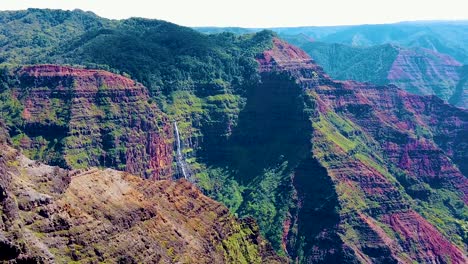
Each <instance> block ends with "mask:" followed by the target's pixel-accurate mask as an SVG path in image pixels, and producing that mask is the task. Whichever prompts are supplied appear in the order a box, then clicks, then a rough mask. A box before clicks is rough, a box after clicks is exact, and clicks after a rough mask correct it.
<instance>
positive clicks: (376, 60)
mask: <svg viewBox="0 0 468 264" xmlns="http://www.w3.org/2000/svg"><path fill="white" fill-rule="evenodd" d="M285 39H286V40H288V41H289V42H290V43H293V44H295V45H297V46H298V47H300V48H302V49H304V51H306V52H307V53H308V54H310V56H311V57H312V58H314V59H315V60H316V61H317V63H318V64H320V65H322V66H323V67H324V69H325V70H326V72H328V73H329V74H330V76H332V77H333V78H336V79H338V80H356V81H361V82H371V83H375V84H395V85H397V86H398V87H400V88H402V89H404V90H406V91H408V92H411V93H415V94H421V95H436V96H438V97H440V98H442V99H444V100H445V101H448V102H450V103H452V104H455V105H457V106H461V107H468V105H466V104H465V100H464V99H463V92H460V91H464V90H463V89H464V88H463V84H460V82H461V81H462V80H463V73H464V71H463V70H462V64H461V63H460V62H458V61H456V60H455V59H453V58H452V57H450V56H448V55H445V54H441V53H438V52H435V51H432V50H428V49H424V48H403V47H399V46H396V45H394V44H384V45H376V46H370V47H354V46H349V45H344V44H329V43H325V42H317V41H310V40H309V39H308V37H306V36H305V35H296V36H289V37H286V38H285Z"/></svg>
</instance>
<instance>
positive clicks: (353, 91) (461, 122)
mask: <svg viewBox="0 0 468 264" xmlns="http://www.w3.org/2000/svg"><path fill="white" fill-rule="evenodd" d="M258 62H259V64H260V71H261V72H262V73H263V76H264V78H268V74H271V73H283V74H287V75H289V76H291V77H292V79H293V81H294V82H296V83H297V85H299V86H300V87H302V89H303V90H304V94H306V95H307V98H310V99H311V100H312V101H313V106H314V108H315V111H314V112H313V113H312V114H311V116H310V119H311V121H312V122H311V127H312V131H313V132H312V137H311V142H312V154H311V155H313V157H314V159H315V160H317V161H318V162H319V164H320V166H323V168H324V169H325V170H326V175H327V177H329V178H330V179H331V181H332V184H333V190H334V191H330V193H329V196H328V198H326V199H328V200H329V198H330V197H333V196H334V195H336V196H337V199H338V204H337V208H339V212H338V214H339V221H338V223H337V224H338V226H339V228H338V229H334V227H333V226H330V225H327V224H326V223H322V222H320V219H315V218H314V217H316V216H317V214H316V213H315V212H313V210H312V211H311V209H310V208H315V209H314V210H320V206H318V205H314V204H312V205H311V204H310V203H311V200H307V199H308V197H311V195H310V194H309V193H310V192H313V190H315V189H314V188H316V187H314V185H313V184H311V185H310V190H308V189H307V188H308V187H307V186H308V185H307V184H304V183H306V182H307V181H309V182H314V181H315V182H316V184H319V180H318V179H314V177H318V175H321V174H320V173H318V171H320V170H321V169H320V167H319V166H316V165H307V164H303V165H302V167H301V168H299V169H298V171H297V173H296V176H295V177H296V178H297V179H296V180H295V181H296V183H298V182H300V185H299V186H298V185H296V188H297V190H298V197H299V201H300V202H299V204H298V206H299V208H303V209H299V213H298V214H296V216H294V215H292V217H293V220H292V221H291V219H288V222H292V223H294V222H296V223H297V224H296V225H297V226H296V227H292V228H285V230H286V232H289V233H290V234H289V235H286V234H285V235H286V236H287V237H289V238H290V239H291V238H292V239H296V237H300V236H301V234H299V235H294V234H291V231H290V230H294V228H295V229H296V230H297V229H299V230H304V231H303V233H302V235H303V236H305V244H306V245H307V246H306V247H305V248H304V247H303V250H305V254H306V259H307V261H312V262H313V261H323V260H326V259H328V260H330V259H335V260H339V261H345V259H346V257H345V255H346V253H339V252H348V253H349V252H352V255H354V258H355V259H356V260H358V261H361V262H381V261H384V262H385V261H398V262H411V261H417V262H421V263H439V262H446V261H449V262H452V263H466V262H467V258H466V248H463V247H464V246H463V243H460V241H461V240H462V238H461V237H462V236H463V234H462V233H463V231H462V230H461V226H459V225H457V224H454V222H456V221H462V220H461V219H460V218H457V217H459V216H457V215H456V214H457V213H455V214H453V211H451V210H452V209H450V208H451V206H452V205H448V204H447V203H452V201H453V202H454V203H457V204H459V206H461V207H460V208H463V207H464V208H466V205H467V202H468V200H467V197H468V187H467V186H468V180H467V178H466V165H464V164H465V163H466V160H467V158H468V157H467V153H468V145H467V144H466V129H467V125H468V112H467V111H465V110H461V109H458V108H455V107H452V106H450V105H447V104H445V103H444V102H443V101H442V100H440V99H437V98H435V97H430V96H426V97H422V96H416V95H411V94H408V93H406V92H404V91H402V90H400V89H398V88H397V87H395V86H375V85H371V84H366V83H357V82H351V81H345V82H339V81H334V80H331V79H330V78H329V77H328V76H327V75H326V74H324V72H323V70H322V69H321V68H320V67H319V66H317V65H315V63H314V62H313V60H312V59H311V58H310V57H309V56H307V55H306V54H305V53H304V52H302V51H301V50H299V49H298V48H296V47H294V46H291V45H289V44H287V43H285V42H283V41H281V40H278V39H275V40H274V46H273V48H272V49H271V50H268V51H265V52H264V53H263V54H262V56H260V57H259V58H258ZM464 173H465V175H463V174H464ZM298 177H299V178H298ZM307 177H309V178H307ZM319 189H321V191H322V192H323V190H325V189H326V187H323V188H319ZM316 191H319V190H316ZM444 193H445V194H444ZM448 193H450V194H449V195H450V197H451V198H450V199H449V200H446V202H442V198H441V197H444V196H445V195H446V194H448ZM325 201H326V200H325ZM455 201H457V202H455ZM322 203H323V204H322V205H321V207H323V206H325V204H326V203H325V202H323V201H322ZM460 203H461V204H460ZM305 208H309V209H305ZM301 210H309V212H307V211H303V212H301ZM461 210H463V209H461ZM442 211H443V212H446V213H447V215H449V216H448V217H445V218H443V217H440V216H437V214H438V213H439V212H442ZM307 215H309V218H307ZM314 215H315V216H314ZM434 218H437V219H438V220H436V221H434ZM304 219H308V222H301V220H302V221H304ZM454 219H458V220H454ZM313 221H316V222H317V224H316V226H317V228H320V227H321V226H326V228H324V229H322V230H315V231H310V230H307V228H306V227H307V225H308V224H310V223H312V222H313ZM324 221H326V220H324ZM438 221H440V222H442V223H443V224H440V222H438ZM452 221H454V222H452ZM301 226H302V229H301ZM440 230H443V231H440ZM299 232H301V231H299ZM333 232H335V233H336V234H337V235H338V237H339V238H337V239H334V238H333V234H331V233H333ZM447 233H452V234H454V235H455V234H457V235H456V236H458V237H457V238H455V237H454V236H447V235H446V234H447ZM307 236H314V237H307ZM339 240H341V245H340V243H338V242H337V241H339ZM331 241H333V243H332V242H331ZM294 243H297V242H291V244H293V245H294ZM334 243H337V244H335V245H334V246H332V247H330V245H333V244H334ZM293 248H294V246H291V248H289V249H290V250H289V251H290V252H291V251H293V250H294V249H293ZM339 254H343V256H341V259H340V256H337V255H339ZM348 260H349V259H348Z"/></svg>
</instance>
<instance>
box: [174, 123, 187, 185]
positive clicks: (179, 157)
mask: <svg viewBox="0 0 468 264" xmlns="http://www.w3.org/2000/svg"><path fill="white" fill-rule="evenodd" d="M174 130H175V135H176V140H177V157H176V159H177V162H176V163H177V166H178V167H180V170H181V171H182V175H183V176H184V178H185V179H187V168H186V164H185V160H184V157H183V156H182V150H181V144H180V135H179V128H178V127H177V122H174Z"/></svg>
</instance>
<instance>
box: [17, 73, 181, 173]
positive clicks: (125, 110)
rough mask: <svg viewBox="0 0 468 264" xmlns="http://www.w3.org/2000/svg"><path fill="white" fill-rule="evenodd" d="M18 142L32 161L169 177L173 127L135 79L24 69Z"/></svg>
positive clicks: (20, 84)
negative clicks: (37, 160) (114, 169)
mask: <svg viewBox="0 0 468 264" xmlns="http://www.w3.org/2000/svg"><path fill="white" fill-rule="evenodd" d="M16 76H17V79H18V82H17V83H16V84H15V85H14V87H11V89H12V96H13V97H15V98H16V99H18V100H19V102H20V103H21V104H22V115H21V120H19V121H18V123H20V122H21V125H20V124H18V127H19V128H20V130H19V131H12V133H11V134H12V136H13V139H14V142H16V144H17V146H19V147H20V148H22V149H25V150H26V153H27V154H29V156H30V157H32V158H36V159H40V160H43V161H45V162H47V163H49V164H52V165H60V166H62V167H71V168H88V167H90V166H104V167H110V168H116V169H120V170H124V171H127V172H130V173H134V174H138V175H141V176H144V177H146V178H153V179H165V178H168V177H170V176H171V166H172V151H173V147H172V140H173V133H172V127H171V124H170V122H169V121H168V119H167V118H166V116H165V115H164V114H163V113H162V112H161V111H160V110H159V109H158V107H157V106H156V105H155V104H154V103H153V102H152V100H151V99H150V97H149V95H148V92H147V90H146V88H145V87H144V86H143V85H141V84H139V83H136V82H135V81H133V80H131V79H129V78H126V77H123V76H120V75H116V74H113V73H110V72H106V71H102V70H88V69H79V68H71V67H66V66H57V65H38V66H28V67H24V68H21V69H20V70H19V71H18V72H17V73H16Z"/></svg>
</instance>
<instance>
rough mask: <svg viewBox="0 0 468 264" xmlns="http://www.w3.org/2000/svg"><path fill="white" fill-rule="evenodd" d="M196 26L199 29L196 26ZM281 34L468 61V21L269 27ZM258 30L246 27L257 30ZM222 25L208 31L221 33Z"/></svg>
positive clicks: (207, 31)
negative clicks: (411, 50) (393, 47)
mask: <svg viewBox="0 0 468 264" xmlns="http://www.w3.org/2000/svg"><path fill="white" fill-rule="evenodd" d="M196 29H197V28H196ZM269 29H270V30H273V31H275V32H277V33H278V34H279V35H280V36H281V37H285V38H287V37H290V36H294V35H298V34H303V35H305V36H307V37H309V38H311V39H313V40H315V41H321V42H326V43H340V44H348V45H352V46H373V45H381V44H396V45H399V46H403V47H419V48H426V49H430V50H433V51H436V52H439V53H444V54H448V55H450V56H452V57H453V58H455V59H456V60H458V61H460V62H461V63H464V64H467V63H468V22H467V21H414V22H401V23H395V24H381V25H357V26H331V27H283V28H269ZM258 30H259V29H244V31H258ZM220 31H221V29H220V28H216V30H209V28H204V30H203V32H205V33H218V32H220ZM223 31H227V32H236V33H237V32H242V31H241V30H240V29H238V28H236V30H235V31H232V29H231V28H224V30H223Z"/></svg>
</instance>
